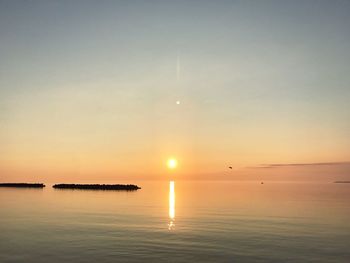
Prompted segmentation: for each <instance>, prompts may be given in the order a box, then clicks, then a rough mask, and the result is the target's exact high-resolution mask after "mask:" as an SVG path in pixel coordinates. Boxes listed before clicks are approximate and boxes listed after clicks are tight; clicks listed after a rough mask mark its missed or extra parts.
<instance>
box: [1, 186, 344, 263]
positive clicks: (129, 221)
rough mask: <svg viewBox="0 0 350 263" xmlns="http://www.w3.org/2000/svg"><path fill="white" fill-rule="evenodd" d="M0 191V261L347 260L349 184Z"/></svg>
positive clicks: (7, 189)
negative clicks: (130, 190)
mask: <svg viewBox="0 0 350 263" xmlns="http://www.w3.org/2000/svg"><path fill="white" fill-rule="evenodd" d="M130 183H137V184H138V185H140V186H141V187H142V189H141V190H139V191H137V192H118V191H87V190H54V189H52V188H51V186H50V185H48V186H47V187H46V188H45V189H43V190H41V189H11V188H0V200H1V203H0V211H1V212H0V213H1V214H0V262H118V261H121V262H126V261H136V262H137V261H139V262H144V261H150V262H245V261H249V262H251V261H275V262H288V261H290V262H295V261H298V262H306V261H314V262H350V249H349V248H350V184H333V183H269V182H266V183H265V184H263V185H261V184H260V182H249V183H241V182H239V183H238V182H208V181H206V182H186V181H179V182H175V183H174V184H172V183H170V182H165V181H164V182H152V181H150V182H130Z"/></svg>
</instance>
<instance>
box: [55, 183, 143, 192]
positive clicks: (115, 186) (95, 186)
mask: <svg viewBox="0 0 350 263" xmlns="http://www.w3.org/2000/svg"><path fill="white" fill-rule="evenodd" d="M52 187H53V188H56V189H79V190H123V191H135V190H138V189H141V187H139V186H137V185H134V184H55V185H53V186H52Z"/></svg>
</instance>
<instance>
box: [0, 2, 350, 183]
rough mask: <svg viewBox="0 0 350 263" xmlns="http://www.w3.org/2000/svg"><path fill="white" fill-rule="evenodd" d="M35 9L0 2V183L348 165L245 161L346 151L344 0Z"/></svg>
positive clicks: (211, 175)
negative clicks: (170, 166)
mask: <svg viewBox="0 0 350 263" xmlns="http://www.w3.org/2000/svg"><path fill="white" fill-rule="evenodd" d="M33 5H35V6H34V7H33V6H30V5H29V4H28V5H27V4H26V3H23V4H22V5H21V7H19V6H18V5H16V4H13V3H8V4H7V5H6V8H5V7H4V8H0V12H1V13H0V17H1V21H0V22H1V23H0V36H2V39H3V41H2V45H1V47H0V56H1V57H2V59H1V61H0V74H1V78H0V172H1V173H0V181H18V180H25V181H36V180H40V181H55V180H73V181H74V180H99V179H102V178H107V179H108V180H109V179H111V180H118V179H122V178H124V179H130V180H139V179H161V178H164V177H167V176H169V175H168V174H169V171H168V170H167V168H166V165H165V163H166V160H167V158H169V157H170V156H174V157H176V158H177V159H178V161H179V167H178V168H177V170H176V176H177V177H178V178H182V179H224V180H225V179H227V178H228V179H247V178H250V179H257V180H260V179H261V178H265V177H266V178H270V177H272V179H274V178H283V179H284V180H287V179H290V178H298V180H299V179H300V180H303V179H304V178H305V179H310V178H314V179H317V175H318V174H325V176H326V177H327V180H328V178H329V179H330V180H331V179H332V178H338V177H341V178H343V177H344V176H345V177H346V174H349V165H347V164H337V165H335V164H332V165H327V166H324V165H314V166H312V167H311V166H298V167H293V166H286V167H278V168H276V167H275V168H271V169H266V168H249V167H255V166H259V165H261V164H271V163H281V164H293V163H300V164H302V163H305V164H307V163H324V162H326V163H328V162H331V163H333V162H349V161H350V150H349V149H350V136H349V134H350V122H349V119H350V111H349V110H348V107H349V98H350V90H349V88H348V87H349V83H350V77H349V76H350V74H348V72H347V71H348V69H349V68H350V64H349V61H350V57H349V54H350V52H349V51H350V50H349V46H348V45H345V44H344V43H349V41H350V39H349V34H346V32H348V28H349V27H350V19H349V16H348V14H347V13H346V12H345V11H344V10H346V9H344V8H341V6H340V4H339V6H335V5H328V4H327V3H319V6H317V8H316V9H315V6H313V5H315V3H303V4H299V5H294V4H290V6H289V7H288V10H289V11H288V12H290V14H289V13H288V12H287V13H286V12H284V11H283V10H284V8H285V6H283V5H279V4H274V5H269V4H265V5H263V6H261V5H260V4H259V3H256V4H255V5H256V6H255V7H253V5H252V6H251V7H250V6H249V7H248V6H246V5H245V4H244V2H242V3H236V4H232V3H216V4H215V3H212V2H209V1H208V2H205V1H204V2H203V4H202V5H201V6H200V7H199V6H197V5H195V4H194V3H189V4H187V5H184V3H171V2H167V3H161V4H158V5H156V6H155V5H152V4H149V5H147V4H135V3H134V4H130V5H125V4H121V3H117V2H115V3H113V2H112V3H105V4H101V5H98V6H96V4H94V3H86V4H84V5H77V4H75V3H57V5H56V7H55V8H58V9H59V10H60V11H62V12H57V9H55V8H54V6H53V5H49V4H46V3H45V2H43V3H41V2H37V3H33ZM344 5H345V3H344ZM173 10H178V11H177V12H174V11H173ZM315 10H318V11H317V12H316V11H315ZM330 10H331V11H332V12H331V14H332V15H331V17H329V16H328V15H327V16H326V15H324V12H326V13H327V14H330V13H329V12H330ZM281 13H283V14H284V15H283V16H281V15H280V14H281ZM315 21H317V23H315ZM177 101H179V102H180V104H178V103H177ZM228 166H232V167H233V169H232V170H231V169H228ZM274 174H276V176H275V175H274ZM322 178H325V177H322Z"/></svg>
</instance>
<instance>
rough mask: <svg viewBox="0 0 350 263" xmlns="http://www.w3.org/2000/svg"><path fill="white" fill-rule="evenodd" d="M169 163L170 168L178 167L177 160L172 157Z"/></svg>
mask: <svg viewBox="0 0 350 263" xmlns="http://www.w3.org/2000/svg"><path fill="white" fill-rule="evenodd" d="M167 165H168V168H169V169H175V168H176V167H177V160H176V159H174V158H171V159H169V160H168V162H167Z"/></svg>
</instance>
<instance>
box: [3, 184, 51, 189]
mask: <svg viewBox="0 0 350 263" xmlns="http://www.w3.org/2000/svg"><path fill="white" fill-rule="evenodd" d="M0 187H16V188H44V187H45V185H44V184H42V183H34V184H31V183H0Z"/></svg>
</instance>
